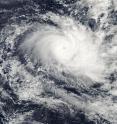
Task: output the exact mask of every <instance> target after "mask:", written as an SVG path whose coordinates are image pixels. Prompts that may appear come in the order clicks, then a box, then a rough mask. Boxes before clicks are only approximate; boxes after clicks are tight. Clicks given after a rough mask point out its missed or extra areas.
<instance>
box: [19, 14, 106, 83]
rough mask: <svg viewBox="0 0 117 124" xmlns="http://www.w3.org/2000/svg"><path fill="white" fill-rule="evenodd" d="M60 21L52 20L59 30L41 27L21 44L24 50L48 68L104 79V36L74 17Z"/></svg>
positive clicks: (60, 18)
mask: <svg viewBox="0 0 117 124" xmlns="http://www.w3.org/2000/svg"><path fill="white" fill-rule="evenodd" d="M52 16H53V18H54V17H56V15H52ZM56 18H57V20H52V21H56V22H57V24H58V27H54V26H48V25H43V24H42V25H39V26H38V29H37V31H36V32H34V33H32V34H31V37H30V36H29V37H27V38H26V40H25V41H24V43H23V44H21V46H20V47H21V49H22V50H24V52H25V51H27V53H28V54H29V56H30V57H31V58H32V59H33V61H36V62H38V61H41V62H42V64H43V65H46V66H48V67H49V66H51V67H52V66H53V68H54V66H56V67H60V68H61V70H66V71H69V72H70V73H72V74H73V75H75V76H78V75H84V76H88V77H90V78H91V79H93V80H94V81H101V80H104V76H105V75H104V69H105V67H104V66H105V63H104V61H103V58H101V55H100V54H101V53H100V45H101V43H102V41H101V40H102V38H103V37H101V38H100V36H97V35H96V34H95V33H93V32H92V31H91V30H90V29H87V28H86V27H84V26H83V25H81V24H77V23H76V22H75V21H74V20H73V19H71V18H68V17H56Z"/></svg>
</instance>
